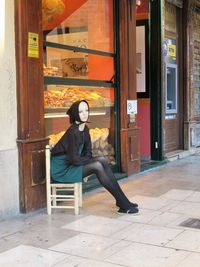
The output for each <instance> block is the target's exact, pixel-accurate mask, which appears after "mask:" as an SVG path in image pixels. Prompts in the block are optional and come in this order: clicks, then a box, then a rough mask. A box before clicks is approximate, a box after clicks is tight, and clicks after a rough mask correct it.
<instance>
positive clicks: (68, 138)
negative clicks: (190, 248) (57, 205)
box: [51, 100, 139, 214]
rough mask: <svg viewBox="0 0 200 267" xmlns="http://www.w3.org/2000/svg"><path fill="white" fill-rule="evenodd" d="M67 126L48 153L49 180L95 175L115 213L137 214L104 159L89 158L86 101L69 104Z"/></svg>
mask: <svg viewBox="0 0 200 267" xmlns="http://www.w3.org/2000/svg"><path fill="white" fill-rule="evenodd" d="M67 114H68V115H69V119H70V123H71V126H70V127H69V128H68V129H67V131H66V132H65V134H64V135H63V137H62V138H61V139H60V140H59V141H58V143H57V144H56V145H55V146H54V148H53V149H52V152H51V177H52V179H53V180H54V181H57V182H69V183H70V182H82V179H83V177H86V176H88V175H91V174H96V176H97V178H98V180H99V182H100V183H101V185H102V186H103V187H104V188H106V189H107V190H108V191H109V192H110V193H111V194H112V196H113V197H114V198H115V200H116V205H117V206H118V207H119V210H118V212H119V213H127V214H138V213H139V209H138V205H137V204H136V203H131V202H130V201H129V200H128V199H127V197H126V196H125V194H124V193H123V191H122V189H121V188H120V186H119V184H118V182H117V180H116V178H115V176H114V174H113V172H112V170H111V168H110V166H109V164H108V162H107V161H106V159H105V158H104V157H92V147H91V139H90V134H89V128H88V127H87V125H86V122H87V120H88V116H89V105H88V103H87V101H85V100H81V101H77V102H75V103H73V104H72V106H71V107H70V108H69V110H68V111H67Z"/></svg>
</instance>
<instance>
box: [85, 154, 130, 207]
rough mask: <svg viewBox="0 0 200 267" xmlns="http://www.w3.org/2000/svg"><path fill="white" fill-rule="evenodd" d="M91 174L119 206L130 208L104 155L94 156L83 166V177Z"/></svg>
mask: <svg viewBox="0 0 200 267" xmlns="http://www.w3.org/2000/svg"><path fill="white" fill-rule="evenodd" d="M91 174H96V176H97V178H98V180H99V182H100V184H101V185H102V186H103V187H105V188H106V189H107V190H108V191H109V192H110V193H111V194H112V195H113V197H114V198H115V200H116V203H117V204H118V206H119V207H120V208H122V209H126V210H127V209H129V208H130V201H129V200H128V199H127V197H126V196H125V194H124V193H123V191H122V189H121V188H120V186H119V184H118V182H117V180H116V178H115V176H114V174H113V172H112V170H111V169H110V166H109V164H108V163H107V161H106V159H105V158H104V157H94V158H93V159H91V160H90V162H89V163H88V164H86V165H84V166H83V177H86V176H88V175H91Z"/></svg>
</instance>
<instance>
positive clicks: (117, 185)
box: [92, 157, 138, 207]
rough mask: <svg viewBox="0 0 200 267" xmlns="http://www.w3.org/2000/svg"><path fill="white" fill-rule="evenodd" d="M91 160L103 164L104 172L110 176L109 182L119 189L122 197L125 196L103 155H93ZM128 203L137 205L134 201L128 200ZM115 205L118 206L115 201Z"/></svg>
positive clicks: (133, 205)
mask: <svg viewBox="0 0 200 267" xmlns="http://www.w3.org/2000/svg"><path fill="white" fill-rule="evenodd" d="M92 160H93V161H99V162H101V163H102V165H103V167H104V169H105V172H106V173H107V175H108V176H109V178H110V182H112V183H113V185H114V186H115V187H116V188H117V189H118V191H119V193H120V194H121V196H122V198H123V197H125V198H127V197H126V195H125V194H124V192H123V191H122V189H121V187H120V185H119V183H118V182H117V179H116V177H115V176H114V173H113V171H112V170H111V168H110V165H109V164H108V162H107V160H106V158H105V157H94V158H92ZM129 203H130V205H131V206H132V207H137V206H138V205H137V204H136V203H131V202H130V201H129ZM116 205H117V206H119V203H118V202H116Z"/></svg>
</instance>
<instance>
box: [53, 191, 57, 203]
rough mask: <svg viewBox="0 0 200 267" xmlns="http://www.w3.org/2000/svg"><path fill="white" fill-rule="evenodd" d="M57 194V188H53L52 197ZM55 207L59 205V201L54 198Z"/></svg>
mask: <svg viewBox="0 0 200 267" xmlns="http://www.w3.org/2000/svg"><path fill="white" fill-rule="evenodd" d="M56 194H57V190H56V188H55V187H52V195H54V196H55V195H56ZM52 200H53V206H56V205H57V201H56V197H53V199H52Z"/></svg>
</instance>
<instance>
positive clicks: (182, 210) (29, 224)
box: [0, 154, 200, 267]
mask: <svg viewBox="0 0 200 267" xmlns="http://www.w3.org/2000/svg"><path fill="white" fill-rule="evenodd" d="M121 186H122V187H123V190H124V191H125V192H126V194H127V196H128V197H129V198H130V199H131V200H132V201H134V202H137V203H138V204H139V206H140V210H141V214H140V215H137V216H133V215H122V214H118V213H117V208H116V207H115V205H114V200H113V198H112V197H111V196H110V195H109V194H108V193H107V192H106V191H104V189H102V188H101V189H98V190H95V191H92V192H90V193H86V194H84V200H83V205H84V208H82V210H81V214H80V215H79V216H75V215H73V211H70V210H66V211H63V210H56V211H53V214H52V215H51V216H48V215H47V214H46V210H45V209H44V210H40V211H37V212H34V213H31V214H28V215H19V216H18V217H15V218H13V219H12V220H9V221H3V222H0V267H11V266H12V267H13V266H14V267H22V266H23V267H47V266H48V267H52V266H54V267H72V266H73V267H75V266H77V267H114V266H116V267H119V266H130V267H191V266H192V267H199V266H200V154H196V155H193V156H189V157H187V158H183V159H180V160H176V161H173V162H170V163H167V164H165V165H162V166H160V167H158V168H156V169H154V170H151V171H148V172H143V173H140V174H138V175H134V176H131V177H129V178H127V179H124V180H123V181H121Z"/></svg>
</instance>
